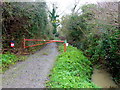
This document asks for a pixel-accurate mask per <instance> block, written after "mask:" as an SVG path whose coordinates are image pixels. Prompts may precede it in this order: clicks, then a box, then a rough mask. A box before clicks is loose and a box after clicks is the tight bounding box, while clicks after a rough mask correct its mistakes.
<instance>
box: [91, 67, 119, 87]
mask: <svg viewBox="0 0 120 90" xmlns="http://www.w3.org/2000/svg"><path fill="white" fill-rule="evenodd" d="M92 82H94V83H95V84H96V85H97V86H99V87H101V88H110V87H114V88H116V87H118V86H117V85H116V84H115V82H114V81H113V80H112V77H111V75H110V74H109V73H108V72H107V70H106V69H96V68H95V67H94V71H93V75H92Z"/></svg>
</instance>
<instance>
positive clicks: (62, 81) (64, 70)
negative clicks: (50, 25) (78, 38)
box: [46, 45, 98, 88]
mask: <svg viewBox="0 0 120 90" xmlns="http://www.w3.org/2000/svg"><path fill="white" fill-rule="evenodd" d="M63 48H64V47H63V45H61V46H60V47H59V51H60V52H61V54H60V55H59V56H58V58H57V61H56V63H55V65H54V68H53V69H52V72H51V74H50V75H49V77H50V80H49V81H47V82H46V87H49V88H98V87H97V86H96V85H94V84H93V83H92V82H91V80H90V78H91V74H92V70H93V69H92V68H91V67H90V66H91V65H92V64H91V62H90V61H89V60H88V59H87V58H86V57H85V56H84V55H83V53H82V51H80V50H78V49H77V48H75V47H72V46H68V47H67V52H63Z"/></svg>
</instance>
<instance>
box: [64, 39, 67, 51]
mask: <svg viewBox="0 0 120 90" xmlns="http://www.w3.org/2000/svg"><path fill="white" fill-rule="evenodd" d="M66 43H67V40H65V41H64V52H66V50H67V46H66Z"/></svg>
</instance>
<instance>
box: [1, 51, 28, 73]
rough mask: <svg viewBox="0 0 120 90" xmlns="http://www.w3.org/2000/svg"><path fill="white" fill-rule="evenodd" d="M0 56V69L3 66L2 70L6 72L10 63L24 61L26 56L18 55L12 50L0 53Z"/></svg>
mask: <svg viewBox="0 0 120 90" xmlns="http://www.w3.org/2000/svg"><path fill="white" fill-rule="evenodd" d="M0 58H1V59H0V65H1V66H0V69H1V68H2V72H4V71H5V70H7V69H8V68H9V66H10V65H14V64H16V62H18V61H23V60H24V59H25V58H26V56H16V55H14V54H11V53H10V52H7V53H6V54H0ZM2 72H0V73H2Z"/></svg>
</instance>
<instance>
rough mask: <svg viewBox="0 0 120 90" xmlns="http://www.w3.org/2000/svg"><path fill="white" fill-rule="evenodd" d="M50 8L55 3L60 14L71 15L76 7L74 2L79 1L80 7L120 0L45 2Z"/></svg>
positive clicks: (50, 0) (62, 0) (51, 0)
mask: <svg viewBox="0 0 120 90" xmlns="http://www.w3.org/2000/svg"><path fill="white" fill-rule="evenodd" d="M45 1H46V2H47V5H48V7H49V8H50V7H51V6H52V3H55V4H56V5H57V7H58V10H57V11H58V14H61V13H62V15H63V14H69V13H71V9H72V8H73V7H74V2H75V1H79V5H78V6H79V7H80V6H82V5H83V4H87V3H97V2H104V1H105V2H106V1H120V0H45Z"/></svg>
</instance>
